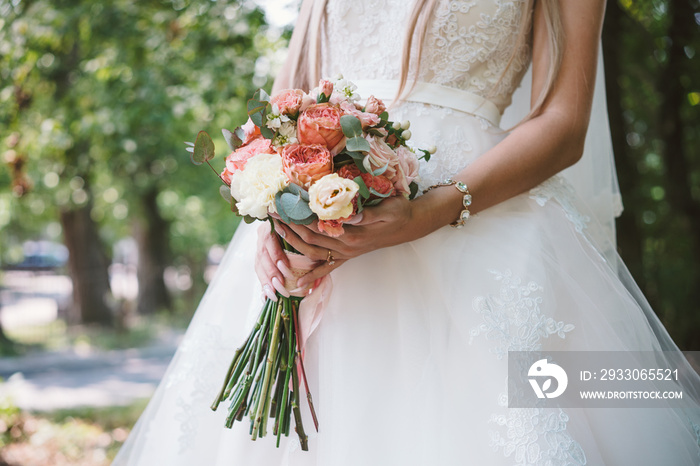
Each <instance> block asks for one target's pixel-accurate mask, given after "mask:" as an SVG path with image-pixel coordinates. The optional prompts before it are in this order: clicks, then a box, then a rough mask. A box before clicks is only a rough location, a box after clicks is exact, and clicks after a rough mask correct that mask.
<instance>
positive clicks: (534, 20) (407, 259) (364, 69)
mask: <svg viewBox="0 0 700 466" xmlns="http://www.w3.org/2000/svg"><path fill="white" fill-rule="evenodd" d="M603 10H604V1H603V0H589V1H580V2H573V1H558V0H512V1H508V0H478V1H477V0H474V1H469V0H415V4H414V5H413V7H412V9H411V8H409V7H408V6H407V5H406V2H402V1H400V0H353V1H350V0H305V1H304V3H303V5H302V9H301V13H300V17H299V20H298V22H297V26H296V29H295V32H294V35H293V38H292V41H291V43H290V53H289V58H288V60H287V63H286V65H285V67H284V69H283V71H282V73H281V74H280V75H279V77H278V79H277V81H276V84H275V88H276V89H278V90H279V89H283V88H287V87H300V88H309V87H313V86H315V84H316V83H317V82H318V78H319V77H320V76H334V75H337V74H338V73H342V75H343V76H344V77H345V78H346V79H348V80H350V81H352V82H355V83H356V84H357V85H358V93H359V94H360V95H361V96H362V97H364V98H366V97H369V95H371V94H373V95H375V96H376V97H378V98H381V99H385V100H386V101H389V100H392V99H395V97H396V96H400V98H399V99H396V100H395V102H394V104H393V105H392V106H391V108H390V114H391V117H392V120H397V121H401V120H404V119H409V120H410V121H411V131H412V133H413V137H412V141H413V142H415V144H416V146H419V147H428V146H430V145H436V146H437V149H438V151H437V153H436V154H435V156H434V157H433V159H431V160H430V162H428V163H425V164H424V165H423V166H422V167H421V189H422V190H424V194H423V195H422V196H420V197H418V198H416V199H415V200H413V201H407V200H406V199H403V198H401V197H397V198H392V199H391V200H390V201H387V202H384V203H382V204H381V205H380V206H377V207H374V208H369V209H366V210H365V211H364V215H363V217H362V218H361V219H360V220H359V222H357V223H355V224H354V225H349V226H346V233H345V234H344V235H343V236H341V237H339V238H330V237H327V236H324V235H322V234H319V233H318V232H317V231H316V230H315V229H314V228H313V226H312V227H309V228H307V227H303V226H296V225H283V224H281V223H278V224H277V225H276V228H277V231H278V232H280V233H281V234H283V235H284V237H285V239H286V240H287V241H288V242H289V243H290V244H291V245H293V246H294V247H295V248H296V249H297V250H299V251H301V252H302V253H304V254H305V255H307V256H308V257H310V258H311V259H314V260H317V261H318V267H317V268H316V269H314V270H313V271H312V272H310V273H309V274H308V275H307V276H305V277H303V278H302V279H300V280H299V281H298V282H297V285H300V286H303V285H306V286H311V285H312V284H313V283H314V280H315V279H317V278H320V277H323V276H326V275H328V274H330V275H329V276H330V279H331V280H332V283H333V285H332V286H333V289H332V293H331V294H330V297H329V299H328V302H327V303H326V306H325V311H324V314H323V318H322V320H321V323H320V325H319V326H318V327H317V328H316V330H315V332H314V333H313V334H311V336H310V337H309V338H308V340H307V343H306V356H305V366H306V373H307V375H308V376H309V383H310V385H311V391H312V393H313V395H314V402H315V406H316V411H317V413H318V416H319V422H320V429H319V432H318V433H315V432H314V433H312V434H311V435H310V441H309V451H308V452H305V451H301V449H300V448H299V444H298V442H297V441H296V439H295V438H294V436H293V435H292V436H290V437H289V438H288V439H285V440H283V444H282V445H281V447H280V448H279V449H277V448H275V446H274V439H273V438H263V439H259V440H257V441H256V442H252V441H251V440H250V439H249V436H248V429H247V428H246V426H244V425H239V424H236V425H234V427H233V429H231V430H228V429H225V428H224V427H223V424H224V418H225V416H226V410H225V409H220V410H219V411H217V412H211V411H210V410H209V408H208V407H209V404H210V403H211V401H212V399H213V397H214V396H215V395H216V392H217V391H218V388H219V384H220V382H221V379H222V378H223V375H224V371H225V370H226V367H227V365H228V362H229V358H230V357H231V356H232V354H233V351H234V350H235V348H236V347H237V346H238V345H239V344H240V342H241V341H242V340H243V338H244V337H245V336H246V335H247V333H248V331H249V329H250V327H251V326H252V324H253V322H254V320H255V318H256V316H257V314H258V312H259V308H260V305H261V303H260V299H259V296H260V295H261V293H264V294H267V295H268V296H269V297H271V298H274V296H275V295H274V292H275V291H277V292H279V293H281V294H285V293H287V292H286V290H284V288H282V287H281V283H282V282H283V280H284V273H285V272H286V271H287V270H286V269H287V266H288V263H287V262H286V259H285V258H284V256H283V254H282V253H281V251H280V248H279V245H278V243H277V242H276V241H275V240H274V239H273V238H272V236H271V235H269V234H268V232H269V227H268V226H267V224H263V225H260V227H256V226H248V225H241V227H239V230H238V231H237V232H236V235H235V237H234V239H233V240H232V242H231V245H230V247H229V249H228V252H227V254H226V256H225V258H224V261H223V263H222V265H221V267H220V269H219V272H218V274H217V277H216V278H215V280H214V281H213V282H212V284H211V286H210V288H209V290H208V291H207V294H206V295H205V297H204V298H203V300H202V302H201V304H200V307H199V309H198V310H197V313H196V314H195V316H194V318H193V320H192V323H191V325H190V328H189V330H188V332H187V334H186V336H185V339H184V341H183V343H182V346H181V347H180V349H179V350H178V352H177V354H176V356H175V358H174V359H173V362H172V363H171V366H170V368H169V369H168V372H167V374H166V376H165V378H164V379H163V381H162V383H161V384H160V386H159V388H158V390H157V391H156V393H155V395H154V397H153V399H152V400H151V402H150V404H149V406H148V408H147V409H146V411H145V412H144V414H143V415H142V417H141V419H140V420H139V422H138V423H137V425H136V426H135V428H134V430H133V431H132V433H131V436H130V437H129V439H128V440H127V442H126V444H125V445H124V447H123V448H122V450H121V451H120V453H119V454H118V456H117V458H116V459H115V462H114V464H115V465H122V464H125V465H155V464H164V465H165V464H167V465H192V464H202V465H224V464H225V465H235V464H246V465H247V464H260V465H277V464H288V465H323V466H340V465H399V464H401V465H457V464H459V465H461V464H474V465H584V464H589V465H603V464H606V465H697V464H699V463H700V408H699V406H698V402H697V400H698V390H699V389H700V385H699V383H700V382H699V381H698V377H697V376H695V375H693V376H688V378H687V379H686V380H684V381H682V382H681V387H682V389H683V390H684V391H685V392H684V393H685V394H686V398H687V399H686V400H685V401H686V407H685V408H684V409H678V408H672V407H670V406H669V407H666V408H634V409H630V408H625V409H601V408H575V409H569V408H565V409H560V408H556V409H555V408H527V409H526V408H508V395H507V368H508V352H509V351H540V350H542V351H544V350H546V351H641V350H646V351H658V352H661V351H662V350H664V351H675V352H678V348H677V347H676V346H675V345H674V343H673V342H672V341H671V340H670V338H669V337H668V334H667V333H666V331H665V330H664V328H663V326H662V325H661V324H660V322H659V321H658V319H657V318H656V317H655V316H654V314H653V312H652V311H651V309H650V308H649V306H648V304H647V302H646V300H645V299H644V298H643V296H642V295H641V293H640V291H639V289H638V288H637V287H636V285H635V284H634V282H633V281H632V279H631V278H630V276H629V273H628V272H627V271H626V269H625V267H624V265H623V264H621V263H620V262H619V258H618V256H617V255H616V253H615V246H614V232H613V229H612V225H613V220H614V219H613V214H614V213H615V211H616V210H619V209H617V208H616V206H615V200H616V190H615V178H614V173H613V171H612V168H611V160H610V158H609V157H608V155H607V154H608V152H607V147H606V143H605V142H606V140H605V137H604V134H603V133H604V130H603V129H602V128H605V127H606V126H607V116H606V115H605V110H604V107H595V106H594V107H593V114H592V116H591V112H592V110H591V109H592V106H593V105H594V103H595V102H596V101H597V102H600V101H601V100H602V98H601V95H602V94H600V91H601V89H600V88H597V90H596V86H594V83H595V82H596V68H597V63H598V62H599V57H598V54H597V51H598V44H599V40H600V30H601V23H602V17H603ZM402 38H403V39H402ZM528 67H530V68H531V84H530V85H528V86H523V87H522V88H521V90H519V91H518V92H517V93H516V89H517V88H518V86H519V84H520V82H521V80H522V79H523V76H524V75H525V74H526V71H527V69H528ZM598 74H599V75H600V70H599V72H598ZM528 79H529V78H528ZM514 93H515V94H516V97H514ZM518 94H527V95H530V94H531V96H532V98H531V100H530V101H529V102H527V103H525V104H522V102H523V100H519V102H521V104H520V106H523V105H525V106H527V110H529V111H526V112H525V113H527V115H524V118H523V119H522V120H521V121H520V122H519V123H518V124H517V125H516V126H515V127H513V128H511V125H510V124H506V123H501V122H500V119H501V115H502V114H503V112H504V110H505V109H506V107H508V106H509V104H510V103H511V101H512V100H514V99H515V100H518V99H521V97H522V96H520V97H518ZM515 105H516V106H517V105H518V104H517V103H516V104H515ZM601 108H602V110H601ZM589 119H590V123H591V124H590V127H589ZM502 128H503V129H502ZM598 128H601V129H598ZM504 129H506V130H508V131H504ZM587 133H588V137H587ZM584 148H585V155H584V156H583V157H582V154H584ZM579 160H580V161H579ZM572 166H573V167H572ZM568 167H572V168H569V169H568V170H567V171H564V172H563V174H559V173H560V172H562V171H563V170H565V169H567V168H568ZM572 170H573V171H572ZM448 178H450V179H452V180H454V181H451V182H446V181H445V180H446V179H448ZM455 181H459V182H461V183H464V184H465V185H466V188H465V187H464V186H462V185H458V184H456V183H455ZM467 190H468V192H469V194H470V195H471V196H472V197H473V203H471V204H470V205H466V204H465V203H463V199H464V195H465V192H466V191H467ZM450 225H452V226H450ZM455 225H457V226H463V227H462V228H453V226H455ZM256 244H257V246H256ZM254 269H255V270H256V272H257V275H258V277H259V278H258V279H256V278H255V276H254V275H253V273H252V272H253V270H254ZM260 283H262V286H261V285H260ZM312 293H313V292H312ZM659 354H661V353H659ZM305 425H307V426H311V425H312V424H311V422H310V421H309V420H307V421H306V422H305ZM307 430H308V428H307Z"/></svg>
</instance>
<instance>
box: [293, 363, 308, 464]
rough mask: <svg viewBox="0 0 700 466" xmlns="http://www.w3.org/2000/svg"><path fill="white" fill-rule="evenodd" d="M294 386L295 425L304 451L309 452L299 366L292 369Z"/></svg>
mask: <svg viewBox="0 0 700 466" xmlns="http://www.w3.org/2000/svg"><path fill="white" fill-rule="evenodd" d="M292 386H293V387H294V397H293V398H292V411H293V412H294V425H295V426H296V427H295V429H296V431H297V435H298V436H299V443H300V444H301V449H302V450H304V451H309V439H308V437H307V436H306V432H304V424H303V423H302V420H301V409H300V408H299V405H300V403H299V374H298V371H297V365H296V364H294V367H293V368H292Z"/></svg>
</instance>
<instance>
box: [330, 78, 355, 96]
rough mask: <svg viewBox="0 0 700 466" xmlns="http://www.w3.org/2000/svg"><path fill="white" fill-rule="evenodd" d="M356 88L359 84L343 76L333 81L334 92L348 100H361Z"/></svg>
mask: <svg viewBox="0 0 700 466" xmlns="http://www.w3.org/2000/svg"><path fill="white" fill-rule="evenodd" d="M356 90H357V86H356V85H355V84H353V83H352V82H350V81H348V80H347V79H344V78H342V76H341V78H340V79H338V80H336V82H335V83H333V93H334V94H339V95H340V96H342V97H343V98H344V99H345V100H347V101H348V102H357V101H358V100H360V94H358V93H357V92H355V91H356Z"/></svg>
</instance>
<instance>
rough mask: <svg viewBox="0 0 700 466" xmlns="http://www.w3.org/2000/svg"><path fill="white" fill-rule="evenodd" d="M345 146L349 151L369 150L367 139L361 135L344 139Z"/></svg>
mask: <svg viewBox="0 0 700 466" xmlns="http://www.w3.org/2000/svg"><path fill="white" fill-rule="evenodd" d="M342 118H345V117H342ZM353 118H354V117H353ZM358 121H359V120H358ZM345 147H346V148H347V149H348V150H349V151H351V152H369V141H367V139H365V138H363V137H362V136H355V137H352V138H348V139H347V140H346V141H345Z"/></svg>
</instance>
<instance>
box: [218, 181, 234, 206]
mask: <svg viewBox="0 0 700 466" xmlns="http://www.w3.org/2000/svg"><path fill="white" fill-rule="evenodd" d="M219 194H221V197H222V198H223V199H224V201H226V202H228V203H229V204H230V203H231V200H232V199H233V196H231V188H229V187H228V186H224V185H221V186H219Z"/></svg>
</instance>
